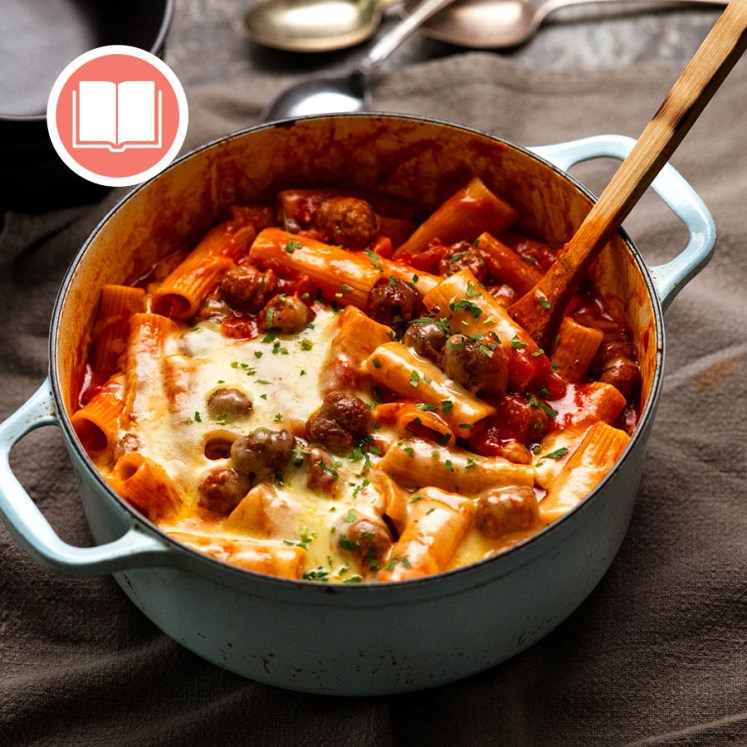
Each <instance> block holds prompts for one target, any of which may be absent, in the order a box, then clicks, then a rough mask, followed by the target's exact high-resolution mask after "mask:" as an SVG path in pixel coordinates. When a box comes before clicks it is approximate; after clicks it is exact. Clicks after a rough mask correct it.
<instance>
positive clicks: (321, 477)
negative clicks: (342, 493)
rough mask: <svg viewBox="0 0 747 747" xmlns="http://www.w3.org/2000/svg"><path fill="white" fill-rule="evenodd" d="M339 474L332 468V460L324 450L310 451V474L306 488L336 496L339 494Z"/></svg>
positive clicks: (314, 449)
mask: <svg viewBox="0 0 747 747" xmlns="http://www.w3.org/2000/svg"><path fill="white" fill-rule="evenodd" d="M337 486H338V478H337V473H336V471H335V470H334V468H333V467H332V464H331V459H330V457H329V455H328V454H326V453H325V452H324V451H323V450H322V449H317V448H313V449H310V450H309V473H308V475H307V476H306V487H307V488H309V490H313V491H315V492H317V493H325V494H326V495H334V494H335V493H336V492H337Z"/></svg>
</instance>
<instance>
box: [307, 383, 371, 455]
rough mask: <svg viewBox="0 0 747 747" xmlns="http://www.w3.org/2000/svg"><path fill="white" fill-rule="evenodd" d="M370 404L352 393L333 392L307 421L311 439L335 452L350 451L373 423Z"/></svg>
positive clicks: (366, 433)
mask: <svg viewBox="0 0 747 747" xmlns="http://www.w3.org/2000/svg"><path fill="white" fill-rule="evenodd" d="M372 420H373V418H372V416H371V410H369V409H368V405H366V403H365V402H364V401H363V400H362V399H360V398H359V397H356V396H354V395H352V394H345V393H344V392H330V393H329V394H328V395H327V396H326V397H325V398H324V402H322V406H321V407H320V408H319V409H318V410H317V411H316V412H315V413H313V414H312V415H311V417H310V418H309V419H308V421H307V423H306V433H307V435H308V437H309V440H311V441H316V442H317V443H320V444H322V445H323V446H325V447H326V448H328V449H330V450H331V451H335V452H343V451H350V449H352V448H353V447H354V446H355V445H356V444H357V443H358V442H359V441H360V440H361V439H362V438H364V437H365V436H367V435H368V431H369V430H370V428H371V423H372Z"/></svg>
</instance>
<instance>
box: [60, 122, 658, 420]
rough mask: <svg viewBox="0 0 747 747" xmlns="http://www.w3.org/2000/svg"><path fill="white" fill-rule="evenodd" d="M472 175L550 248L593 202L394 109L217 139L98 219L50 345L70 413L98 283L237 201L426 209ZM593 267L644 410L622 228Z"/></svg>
mask: <svg viewBox="0 0 747 747" xmlns="http://www.w3.org/2000/svg"><path fill="white" fill-rule="evenodd" d="M472 176H480V177H481V178H482V179H483V181H484V182H485V183H486V184H487V185H488V187H490V188H491V189H492V190H494V191H495V192H497V193H498V194H500V195H501V196H503V197H504V198H505V199H506V200H507V201H508V202H510V203H511V204H512V205H513V206H514V207H515V208H517V209H518V210H519V212H520V214H521V219H520V225H519V228H520V229H521V230H524V231H526V232H527V233H529V234H531V235H533V236H535V237H536V238H538V239H542V240H544V241H546V242H547V243H550V244H553V245H562V244H563V243H565V242H566V241H567V240H568V239H569V238H570V237H571V236H572V235H573V233H574V231H575V230H576V228H577V227H578V226H579V225H580V223H581V222H582V220H583V218H584V216H585V215H586V213H587V212H588V210H589V208H590V205H591V200H590V198H589V197H588V196H587V195H586V194H585V193H584V192H583V190H581V189H580V188H579V187H578V186H577V185H576V184H574V182H572V181H571V180H570V179H568V178H567V177H566V176H564V175H563V174H562V173H560V172H558V171H557V170H555V169H553V168H551V167H548V166H547V165H546V164H544V163H543V162H541V161H539V160H538V159H537V158H535V157H534V156H532V155H531V154H529V153H527V152H524V151H522V150H520V149H518V148H516V147H513V146H511V145H509V144H507V143H504V142H501V141H499V140H496V139H495V138H492V137H489V136H487V135H482V134H479V133H475V132H473V131H469V130H465V129H462V128H460V127H457V126H453V125H444V124H438V123H434V122H426V121H422V120H418V119H409V118H405V117H396V116H381V115H377V116H370V115H355V116H337V117H323V118H315V119H307V120H301V121H298V122H295V123H289V124H284V125H283V124H281V125H270V126H266V127H263V128H260V129H255V130H252V131H249V132H245V133H243V134H238V135H234V136H231V137H228V138H226V139H223V140H220V141H218V142H216V143H214V144H213V145H210V146H207V147H205V148H203V149H202V150H200V151H198V152H196V153H194V154H193V155H191V156H189V157H188V158H186V159H184V160H182V161H180V162H178V163H176V164H174V165H172V166H171V167H170V168H169V169H167V170H166V171H165V172H164V173H162V174H161V175H159V176H158V177H157V178H156V179H154V180H152V181H150V182H148V183H147V184H145V185H144V186H143V187H141V188H139V189H138V190H137V191H136V192H134V193H133V194H132V195H131V196H129V197H128V198H126V200H125V201H124V202H123V203H121V204H120V205H119V206H118V207H117V208H116V209H115V210H114V211H113V212H112V214H110V215H109V217H108V218H107V219H106V220H105V221H104V222H103V223H102V224H101V225H100V226H99V227H98V229H97V230H96V231H95V233H94V234H93V236H92V237H91V239H90V240H89V242H88V244H87V246H86V247H84V250H83V251H82V252H81V255H80V257H79V259H78V262H77V265H76V266H75V267H74V270H73V272H72V273H71V276H70V277H69V279H68V285H67V289H66V290H65V291H64V295H63V300H62V306H61V309H60V312H59V334H58V336H57V339H56V340H55V342H54V346H55V347H54V350H53V353H54V356H55V358H56V364H57V365H56V375H57V377H58V382H57V383H58V386H59V391H60V392H61V393H62V396H63V400H64V404H65V407H66V408H67V411H68V412H71V411H72V410H73V409H75V408H74V407H73V405H74V403H75V400H76V396H77V391H78V389H79V386H80V382H81V377H82V376H83V374H84V371H85V362H86V359H87V355H88V345H89V342H90V330H91V327H92V320H93V318H94V315H95V313H96V308H97V304H98V299H99V289H100V287H101V286H102V285H103V284H104V283H126V282H129V281H132V280H134V279H136V278H138V277H141V276H142V275H144V274H145V273H146V272H147V271H148V270H149V268H150V267H151V266H152V265H153V264H154V263H155V262H156V261H157V260H159V259H160V258H162V257H164V256H166V255H168V254H170V253H172V252H175V251H178V250H180V249H183V248H185V247H187V246H189V245H190V244H191V243H193V242H195V241H196V240H197V238H198V237H200V236H201V235H202V234H203V233H204V232H205V230H206V229H207V228H208V227H209V226H210V225H212V224H213V223H215V222H216V221H218V220H220V219H223V218H225V217H227V215H228V210H229V207H230V206H231V205H232V204H236V203H244V204H247V203H264V204H272V202H273V200H274V198H275V195H276V193H277V192H278V191H280V190H282V189H287V188H291V187H319V186H336V187H353V188H365V189H368V190H373V191H376V192H379V193H384V194H387V195H390V196H394V197H400V198H402V199H406V200H408V201H411V202H414V203H415V204H416V205H418V206H419V208H420V209H421V210H422V212H423V214H424V215H425V214H427V213H428V212H429V211H431V210H433V209H434V208H435V207H436V206H437V205H438V204H439V203H440V202H442V201H443V200H444V199H445V198H446V197H448V196H449V195H451V194H452V193H453V192H455V191H456V190H457V189H459V188H460V187H462V186H463V185H464V184H465V183H466V182H467V181H468V180H469V178H471V177H472ZM591 275H592V282H593V284H594V285H595V287H596V290H597V292H598V293H599V294H600V295H601V297H602V298H603V300H604V302H605V303H606V305H607V308H608V310H609V311H610V312H611V313H612V314H613V315H614V316H615V317H617V318H619V319H624V320H625V322H626V323H627V326H628V328H629V329H630V330H631V331H632V333H633V335H634V338H635V344H636V348H637V352H638V357H639V360H640V362H641V368H642V374H643V386H642V392H641V398H642V401H641V411H643V409H644V408H645V405H646V403H647V402H648V399H649V397H650V395H651V392H652V386H653V382H654V375H655V371H656V365H657V349H658V348H659V347H660V346H659V338H660V337H661V330H659V329H657V325H656V319H657V317H656V314H655V312H654V302H653V300H652V291H651V290H650V288H649V285H648V284H647V281H646V277H645V275H644V272H643V271H642V269H641V266H640V265H639V260H637V259H636V257H635V256H634V253H633V252H632V251H631V249H630V248H629V247H628V245H627V244H626V241H625V240H624V239H623V237H622V236H621V235H617V236H616V237H615V238H614V239H613V240H612V241H611V242H610V244H609V245H608V246H607V248H606V249H605V250H604V252H603V253H602V254H601V256H600V257H599V259H598V260H597V262H596V263H595V265H594V267H593V268H592V272H591ZM70 432H71V434H72V429H70Z"/></svg>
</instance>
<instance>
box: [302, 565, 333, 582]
mask: <svg viewBox="0 0 747 747" xmlns="http://www.w3.org/2000/svg"><path fill="white" fill-rule="evenodd" d="M303 577H304V578H305V579H306V580H307V581H329V571H328V570H327V569H326V568H321V567H319V568H315V569H314V570H313V571H306V573H304V574H303Z"/></svg>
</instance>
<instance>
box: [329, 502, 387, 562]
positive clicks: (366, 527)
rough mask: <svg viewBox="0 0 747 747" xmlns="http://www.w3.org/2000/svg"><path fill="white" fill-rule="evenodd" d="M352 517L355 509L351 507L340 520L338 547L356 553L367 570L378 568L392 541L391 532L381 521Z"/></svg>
mask: <svg viewBox="0 0 747 747" xmlns="http://www.w3.org/2000/svg"><path fill="white" fill-rule="evenodd" d="M354 517H355V511H354V510H352V509H351V511H350V512H348V516H347V517H346V518H345V519H344V520H343V521H342V522H340V525H339V527H338V529H339V532H340V535H339V540H338V543H339V545H340V548H341V549H342V550H346V551H347V552H350V553H353V554H354V555H356V556H357V557H358V559H359V560H360V561H361V563H364V564H365V565H367V566H368V568H369V570H372V571H375V570H378V569H379V568H380V567H381V565H382V564H383V562H384V559H385V558H386V556H387V553H388V552H389V549H390V548H391V546H392V544H393V542H394V540H393V538H392V533H391V532H390V531H389V528H388V527H387V525H386V524H385V523H384V522H383V521H374V520H373V519H367V518H360V519H358V518H354ZM350 519H352V521H350Z"/></svg>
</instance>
